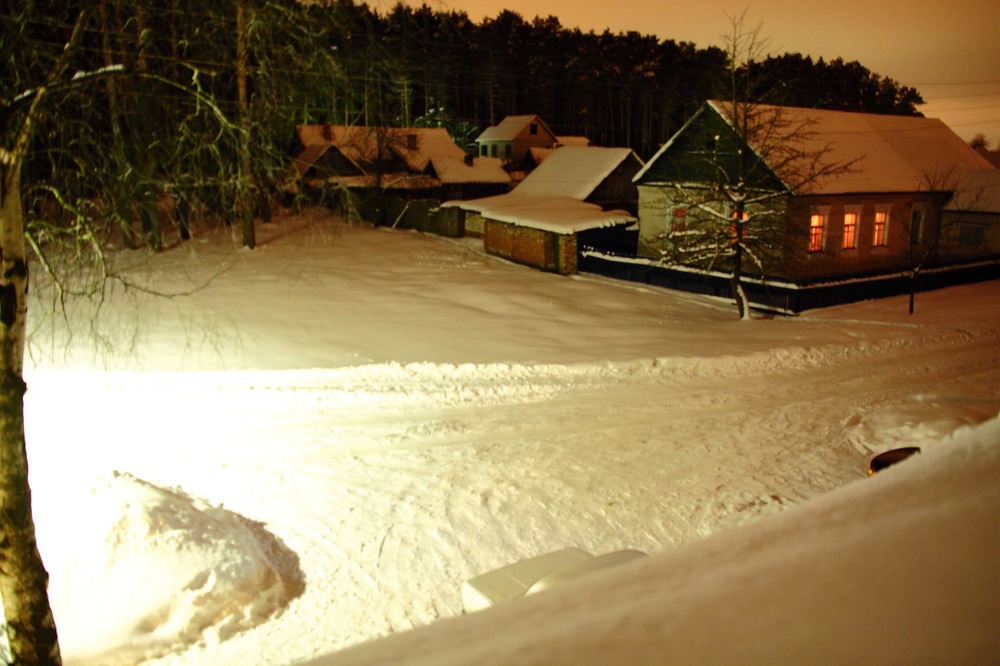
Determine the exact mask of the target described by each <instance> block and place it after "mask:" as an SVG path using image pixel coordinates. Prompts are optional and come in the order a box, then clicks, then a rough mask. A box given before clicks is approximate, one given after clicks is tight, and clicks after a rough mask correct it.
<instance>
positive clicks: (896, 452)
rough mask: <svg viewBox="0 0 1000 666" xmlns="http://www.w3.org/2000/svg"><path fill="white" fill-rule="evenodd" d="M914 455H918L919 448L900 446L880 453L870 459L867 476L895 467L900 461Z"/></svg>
mask: <svg viewBox="0 0 1000 666" xmlns="http://www.w3.org/2000/svg"><path fill="white" fill-rule="evenodd" d="M915 453H920V447H919V446H902V447H900V448H898V449H891V450H889V451H885V452H883V453H880V454H878V455H877V456H875V457H874V458H872V461H871V464H869V465H868V474H875V473H876V472H881V471H882V470H883V469H885V468H886V467H889V466H890V465H895V464H896V463H898V462H899V461H900V460H906V459H907V458H909V457H910V456H912V455H913V454H915Z"/></svg>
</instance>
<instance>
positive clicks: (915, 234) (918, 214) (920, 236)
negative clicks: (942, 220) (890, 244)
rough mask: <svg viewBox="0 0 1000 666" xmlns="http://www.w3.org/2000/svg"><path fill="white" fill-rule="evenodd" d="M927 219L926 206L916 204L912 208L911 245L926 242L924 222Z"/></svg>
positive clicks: (919, 203)
mask: <svg viewBox="0 0 1000 666" xmlns="http://www.w3.org/2000/svg"><path fill="white" fill-rule="evenodd" d="M926 219H927V206H926V204H924V203H923V202H914V203H913V205H912V206H911V207H910V245H920V244H921V243H923V242H924V221H925V220H926Z"/></svg>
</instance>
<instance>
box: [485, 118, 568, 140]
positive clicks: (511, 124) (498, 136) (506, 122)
mask: <svg viewBox="0 0 1000 666" xmlns="http://www.w3.org/2000/svg"><path fill="white" fill-rule="evenodd" d="M531 123H537V124H538V125H539V126H540V127H542V128H544V130H545V132H547V133H548V135H549V136H550V137H552V140H553V141H555V139H556V135H555V133H554V132H553V131H552V130H550V129H549V126H548V125H546V124H545V122H544V121H542V119H541V118H539V117H538V116H536V115H527V116H507V117H506V118H504V119H503V120H502V121H500V124H499V125H492V126H490V127H487V128H486V129H485V130H483V133H482V134H480V135H479V136H478V137H476V142H477V143H478V142H479V141H513V140H514V139H515V138H516V137H517V135H518V134H520V133H521V132H522V131H524V128H525V127H527V126H528V125H530V124H531Z"/></svg>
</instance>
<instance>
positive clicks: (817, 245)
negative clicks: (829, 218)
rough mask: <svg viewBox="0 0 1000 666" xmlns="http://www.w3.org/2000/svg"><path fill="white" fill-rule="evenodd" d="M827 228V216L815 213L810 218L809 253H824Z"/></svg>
mask: <svg viewBox="0 0 1000 666" xmlns="http://www.w3.org/2000/svg"><path fill="white" fill-rule="evenodd" d="M825 226H826V216H825V215H823V214H822V213H813V214H812V216H810V217H809V251H810V252H822V251H823V229H824V227H825Z"/></svg>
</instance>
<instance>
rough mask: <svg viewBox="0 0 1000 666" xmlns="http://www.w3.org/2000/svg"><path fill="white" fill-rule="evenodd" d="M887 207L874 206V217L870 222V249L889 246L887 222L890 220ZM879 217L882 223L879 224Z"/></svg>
mask: <svg viewBox="0 0 1000 666" xmlns="http://www.w3.org/2000/svg"><path fill="white" fill-rule="evenodd" d="M890 212H891V211H890V209H889V207H888V206H876V207H875V217H874V219H873V221H872V247H888V246H889V220H890V219H891V215H890ZM879 215H881V216H882V221H881V222H879Z"/></svg>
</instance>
